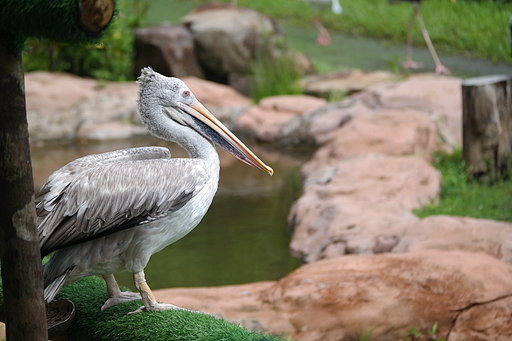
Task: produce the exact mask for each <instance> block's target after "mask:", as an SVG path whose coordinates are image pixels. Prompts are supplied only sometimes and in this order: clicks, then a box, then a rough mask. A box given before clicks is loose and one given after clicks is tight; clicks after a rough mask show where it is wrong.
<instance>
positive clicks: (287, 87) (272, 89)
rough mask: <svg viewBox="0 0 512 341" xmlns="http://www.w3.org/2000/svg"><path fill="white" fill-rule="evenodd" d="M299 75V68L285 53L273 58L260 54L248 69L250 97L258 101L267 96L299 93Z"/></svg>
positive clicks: (300, 90)
mask: <svg viewBox="0 0 512 341" xmlns="http://www.w3.org/2000/svg"><path fill="white" fill-rule="evenodd" d="M300 77H301V74H300V71H299V69H298V68H297V66H296V65H295V63H294V61H293V59H292V57H290V56H289V55H287V54H286V53H284V54H282V55H281V56H278V57H275V58H270V57H268V55H263V54H262V55H260V56H259V58H258V59H257V61H256V63H254V64H253V65H252V67H251V71H250V84H249V91H250V95H251V99H252V100H253V101H254V102H256V103H258V102H259V101H260V100H261V99H262V98H265V97H268V96H277V95H295V94H300V93H302V89H301V88H300V86H299V83H298V82H299V79H300Z"/></svg>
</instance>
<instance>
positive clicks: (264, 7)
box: [24, 0, 512, 81]
mask: <svg viewBox="0 0 512 341" xmlns="http://www.w3.org/2000/svg"><path fill="white" fill-rule="evenodd" d="M154 1H155V0H119V15H118V18H117V20H116V21H115V22H114V24H113V25H112V27H111V28H110V30H109V32H108V34H107V35H106V36H105V38H104V39H103V42H102V43H101V44H98V45H92V46H81V47H76V46H68V45H65V44H51V43H48V42H47V41H44V40H29V41H28V43H27V49H26V53H25V56H24V64H25V65H24V66H25V70H26V71H32V70H54V71H67V72H72V73H74V74H77V75H80V76H88V77H94V78H98V79H105V80H119V81H122V80H127V79H133V77H134V76H133V55H134V53H133V35H132V31H133V30H134V29H135V28H137V27H141V26H143V25H144V24H145V18H146V13H147V10H148V7H149V6H151V4H152V3H154ZM174 1H175V2H179V3H184V2H185V0H174ZM188 1H189V2H190V0H188ZM217 1H218V2H226V3H227V2H230V0H217ZM192 2H193V3H194V4H195V5H200V4H204V3H207V2H209V1H208V0H193V1H192ZM341 4H342V6H343V13H342V14H341V15H339V16H337V15H334V14H332V13H331V12H330V11H324V12H318V13H317V12H315V11H313V10H312V9H311V7H310V6H309V5H308V4H307V3H305V2H304V1H301V0H279V1H275V0H257V1H256V0H238V5H240V6H246V7H250V8H254V9H256V10H258V11H261V12H263V13H266V14H268V15H270V16H272V17H275V18H278V19H283V20H287V21H290V22H292V23H293V24H296V25H304V23H305V22H308V23H309V22H310V21H311V20H312V19H313V18H320V19H321V20H322V22H323V23H324V24H325V26H326V27H327V28H329V29H331V30H334V31H340V32H344V33H346V34H350V35H355V36H366V37H373V38H377V39H381V40H386V41H390V42H400V43H403V42H404V41H405V39H406V34H407V33H406V30H407V22H408V20H409V18H410V15H411V11H412V9H411V5H410V4H408V3H399V4H397V5H390V4H389V2H388V0H358V1H347V0H341ZM422 10H423V13H424V19H425V22H426V25H427V27H428V28H429V33H430V35H431V38H432V40H433V41H435V42H436V48H437V49H438V50H440V51H442V52H445V53H460V54H463V55H465V56H469V57H478V58H483V59H488V60H491V61H493V62H498V61H502V62H507V63H512V57H511V51H510V43H509V37H510V34H509V30H508V22H509V18H510V16H511V14H512V3H511V1H510V0H495V1H492V0H457V2H456V3H455V4H452V3H451V2H450V1H448V0H429V1H425V2H423V3H422ZM173 15H175V14H174V13H170V14H169V16H170V17H172V16H173ZM414 44H415V45H419V46H424V41H423V38H422V36H421V33H420V32H419V30H418V29H416V30H415V33H414Z"/></svg>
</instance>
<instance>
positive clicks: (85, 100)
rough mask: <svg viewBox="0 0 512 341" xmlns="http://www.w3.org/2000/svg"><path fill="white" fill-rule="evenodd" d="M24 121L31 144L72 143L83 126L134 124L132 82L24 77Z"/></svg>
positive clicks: (35, 74) (52, 75)
mask: <svg viewBox="0 0 512 341" xmlns="http://www.w3.org/2000/svg"><path fill="white" fill-rule="evenodd" d="M25 89H26V103H27V117H28V122H29V133H30V140H31V142H32V143H41V142H44V141H58V140H72V139H74V138H75V137H76V136H75V135H76V132H77V131H78V130H79V128H80V126H81V125H82V124H83V123H84V122H102V123H104V122H109V121H113V120H126V121H133V120H134V118H135V116H136V113H137V86H136V84H135V82H131V84H127V83H108V84H107V85H105V86H100V84H99V83H98V82H97V81H95V80H92V79H84V78H80V77H77V76H73V75H69V74H63V73H50V72H42V71H40V72H31V73H27V74H26V75H25Z"/></svg>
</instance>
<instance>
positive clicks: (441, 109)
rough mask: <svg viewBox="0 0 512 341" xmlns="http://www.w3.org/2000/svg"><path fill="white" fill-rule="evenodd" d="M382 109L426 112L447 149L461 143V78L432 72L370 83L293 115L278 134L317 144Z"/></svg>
mask: <svg viewBox="0 0 512 341" xmlns="http://www.w3.org/2000/svg"><path fill="white" fill-rule="evenodd" d="M382 110H386V111H389V110H392V111H405V110H410V111H415V112H419V113H424V114H425V115H427V116H428V117H429V118H430V120H431V121H432V122H434V123H435V125H436V127H437V131H438V135H439V140H440V142H441V144H440V146H441V149H444V150H445V151H451V150H453V148H454V147H456V146H460V145H461V143H462V128H461V127H462V106H461V81H460V79H459V78H455V77H437V76H432V75H413V76H411V77H409V78H408V79H406V80H400V81H387V82H382V83H377V84H374V85H370V86H368V87H367V88H366V90H364V91H362V92H360V93H357V94H354V95H351V96H349V97H347V98H345V99H344V100H342V101H340V102H337V103H329V104H328V105H326V106H324V107H321V108H319V109H317V110H313V111H311V112H309V113H307V114H304V115H301V116H299V117H296V118H294V119H293V120H291V121H290V122H288V123H287V124H286V125H284V126H283V127H282V128H281V131H280V132H279V137H278V138H279V140H280V141H283V142H284V143H286V144H287V145H298V146H299V145H303V144H308V145H312V146H316V147H318V146H320V145H322V144H323V143H325V142H327V141H330V140H331V139H332V138H333V134H335V131H336V130H337V129H338V128H340V127H341V126H342V125H343V124H345V123H347V122H348V121H350V120H351V119H353V118H355V117H359V116H372V115H375V114H377V113H378V112H380V111H382Z"/></svg>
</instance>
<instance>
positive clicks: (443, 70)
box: [417, 8, 450, 75]
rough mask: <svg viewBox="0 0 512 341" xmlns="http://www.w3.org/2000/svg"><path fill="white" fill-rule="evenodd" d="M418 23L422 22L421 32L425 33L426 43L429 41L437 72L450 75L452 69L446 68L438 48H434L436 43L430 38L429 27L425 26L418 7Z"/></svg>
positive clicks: (428, 44) (429, 48) (428, 45)
mask: <svg viewBox="0 0 512 341" xmlns="http://www.w3.org/2000/svg"><path fill="white" fill-rule="evenodd" d="M417 18H418V23H419V24H420V28H421V34H423V39H425V43H427V47H428V50H429V51H430V54H431V55H432V58H433V59H434V63H435V64H436V68H435V70H434V71H435V73H437V74H439V75H449V74H450V70H448V68H446V67H445V66H444V65H443V64H442V63H441V60H440V59H439V56H438V55H437V53H436V49H435V48H434V44H432V41H431V40H430V36H429V34H428V31H427V29H426V28H425V22H424V21H423V17H422V16H421V13H420V10H419V8H418V16H417Z"/></svg>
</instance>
